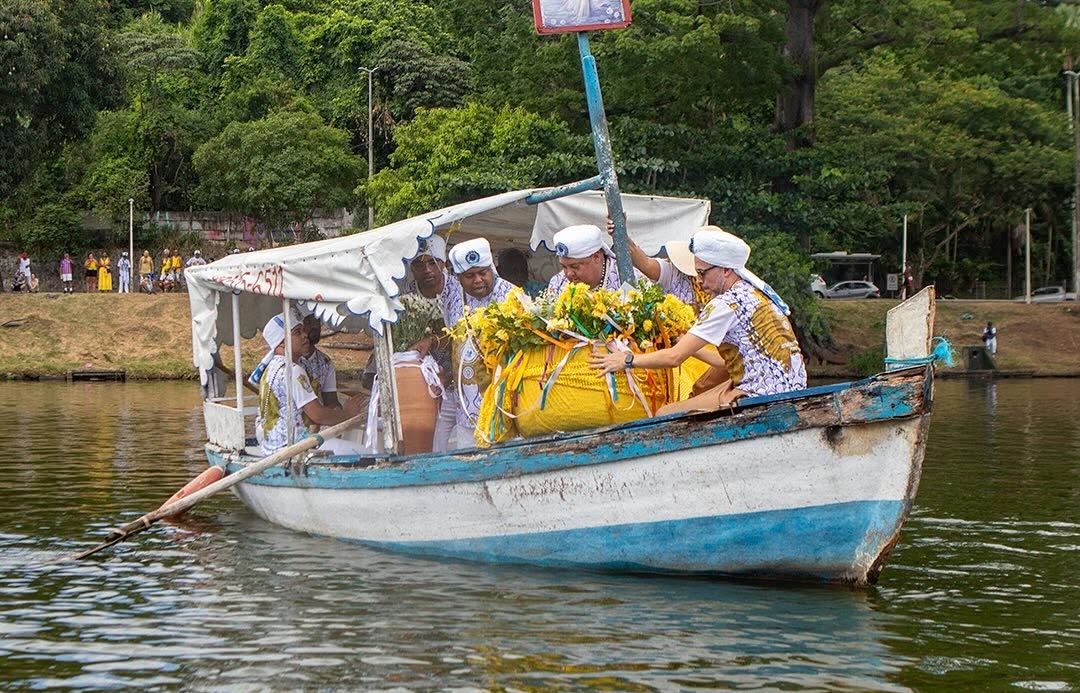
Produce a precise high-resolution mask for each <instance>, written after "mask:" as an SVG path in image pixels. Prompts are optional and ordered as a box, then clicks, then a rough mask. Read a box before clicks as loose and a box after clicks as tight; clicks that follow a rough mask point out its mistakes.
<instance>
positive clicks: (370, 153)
mask: <svg viewBox="0 0 1080 693" xmlns="http://www.w3.org/2000/svg"><path fill="white" fill-rule="evenodd" d="M377 69H379V68H377V67H358V68H357V70H358V71H360V72H366V73H367V179H368V208H367V226H368V230H369V231H370V230H371V229H373V228H375V209H374V208H373V207H372V206H371V177H372V176H373V175H374V174H375V158H374V151H375V145H374V143H373V142H372V107H373V105H374V104H373V103H372V100H371V75H372V74H374V73H375V70H377Z"/></svg>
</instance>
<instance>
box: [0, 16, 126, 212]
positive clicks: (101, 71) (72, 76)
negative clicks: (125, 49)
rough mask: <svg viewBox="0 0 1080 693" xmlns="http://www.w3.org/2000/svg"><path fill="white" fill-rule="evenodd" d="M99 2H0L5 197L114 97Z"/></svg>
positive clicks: (0, 168) (1, 189)
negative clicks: (40, 162) (36, 165)
mask: <svg viewBox="0 0 1080 693" xmlns="http://www.w3.org/2000/svg"><path fill="white" fill-rule="evenodd" d="M106 18H107V12H106V9H105V5H104V3H102V2H100V0H0V76H2V79H0V197H6V195H7V194H8V192H10V191H11V190H13V189H14V188H15V186H16V185H17V184H18V183H19V182H20V181H22V180H23V179H24V178H25V177H26V176H27V174H28V173H30V171H31V170H32V169H33V167H34V165H35V164H37V163H38V162H39V161H40V160H41V159H42V158H45V157H48V156H50V155H53V154H55V153H56V152H57V151H59V149H60V148H61V147H62V146H63V144H64V143H65V142H67V141H70V140H72V139H74V138H78V137H80V136H81V135H83V134H84V133H86V132H87V131H88V130H89V129H90V128H91V127H92V126H93V122H94V114H95V112H96V111H97V109H98V108H101V107H103V106H106V105H108V104H110V103H112V102H113V99H114V98H115V96H116V94H117V90H116V89H115V79H114V77H115V73H114V70H113V58H112V55H111V52H110V49H109V48H108V44H109V36H108V34H107V33H106V30H105V20H106Z"/></svg>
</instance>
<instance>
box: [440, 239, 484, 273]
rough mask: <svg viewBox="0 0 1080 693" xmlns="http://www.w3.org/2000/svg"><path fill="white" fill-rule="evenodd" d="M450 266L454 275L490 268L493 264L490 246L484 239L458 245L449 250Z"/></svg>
mask: <svg viewBox="0 0 1080 693" xmlns="http://www.w3.org/2000/svg"><path fill="white" fill-rule="evenodd" d="M450 264H451V265H452V266H453V268H454V274H461V273H462V272H468V271H469V270H471V269H475V268H477V267H491V266H493V265H494V264H495V262H494V260H493V259H492V257H491V244H489V243H488V242H487V239H485V238H474V239H472V240H470V241H465V242H464V243H458V244H457V245H455V246H454V247H453V248H451V249H450Z"/></svg>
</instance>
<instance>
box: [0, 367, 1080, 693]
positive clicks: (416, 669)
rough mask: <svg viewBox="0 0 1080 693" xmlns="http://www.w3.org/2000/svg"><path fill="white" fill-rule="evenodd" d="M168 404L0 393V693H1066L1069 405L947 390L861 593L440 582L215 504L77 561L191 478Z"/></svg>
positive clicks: (44, 392)
mask: <svg viewBox="0 0 1080 693" xmlns="http://www.w3.org/2000/svg"><path fill="white" fill-rule="evenodd" d="M196 389H197V388H195V387H194V386H193V385H191V384H186V383H153V384H141V383H134V384H126V385H122V384H106V383H100V384H98V383H94V384H68V383H0V411H3V412H6V413H5V414H4V416H3V417H0V439H2V440H4V441H5V442H6V444H7V456H6V458H5V461H4V462H2V463H0V465H2V468H3V470H4V474H3V476H2V481H0V489H2V490H3V501H2V503H0V689H4V690H12V691H23V690H27V691H29V690H43V689H67V690H105V689H111V690H124V689H136V688H137V689H143V690H162V691H173V690H196V691H197V690H213V691H263V690H340V691H359V690H375V691H420V690H423V691H432V690H446V691H582V690H596V691H694V690H710V691H712V690H783V691H927V692H930V691H935V692H936V691H941V692H945V691H976V690H979V691H982V690H991V691H992V690H999V691H1016V690H1046V691H1070V690H1080V606H1078V605H1080V600H1078V599H1077V594H1076V589H1077V578H1076V575H1077V573H1078V571H1080V427H1078V426H1077V425H1076V422H1077V420H1078V419H1080V404H1078V398H1077V395H1078V394H1080V382H1078V381H1074V380H1001V381H997V382H994V381H965V380H947V381H941V382H939V383H938V391H937V402H936V404H935V413H934V420H933V423H932V425H931V434H930V441H929V447H928V450H927V456H926V463H925V468H924V473H923V480H922V486H921V488H920V491H919V496H918V500H917V505H916V508H915V511H914V514H913V516H912V518H911V520H910V521H909V523H908V525H907V527H906V528H905V531H904V535H903V538H902V540H901V543H900V546H899V547H898V549H897V550H896V551H895V552H894V553H893V555H892V558H891V561H890V563H889V565H888V566H887V567H886V568H885V570H884V571H883V573H882V575H881V581H880V584H879V585H878V586H877V587H874V588H871V589H867V590H854V591H853V590H848V589H840V588H825V587H815V586H806V587H803V586H779V585H771V584H768V585H761V584H749V583H738V582H730V581H720V580H701V579H675V578H660V577H640V576H639V577H627V576H616V575H606V574H590V573H576V572H562V571H545V570H538V569H529V568H499V567H492V566H485V565H473V564H466V563H445V562H435V561H428V560H422V559H415V558H404V557H400V556H396V555H390V554H384V553H380V552H377V551H372V550H369V549H365V548H362V547H356V546H351V545H346V544H342V543H339V542H335V541H333V540H328V539H321V538H315V537H309V536H305V535H300V534H295V533H292V532H289V531H286V530H282V529H279V528H276V527H274V526H272V525H269V524H267V523H265V522H263V521H261V520H259V519H258V518H256V517H255V516H254V515H252V514H251V513H250V512H248V511H247V510H246V509H245V508H244V507H243V506H241V505H240V504H239V502H237V501H236V500H235V499H234V498H232V497H231V496H222V497H219V498H214V499H211V500H209V501H206V502H205V503H204V504H202V505H200V506H199V507H197V508H196V509H195V510H193V511H192V513H191V516H190V518H189V519H187V520H185V521H184V522H183V523H182V524H178V525H170V524H162V525H157V526H155V527H154V528H152V529H151V530H149V531H147V532H145V533H143V534H141V535H139V536H137V537H134V538H132V539H131V540H129V541H128V542H127V543H124V544H121V545H119V546H116V547H113V548H111V549H107V550H106V552H104V553H102V554H99V555H98V556H95V557H93V558H90V559H87V560H85V561H83V562H69V563H62V564H54V565H43V563H44V562H45V561H48V560H50V559H54V558H56V557H59V556H61V555H65V554H67V553H70V552H73V551H77V550H79V549H82V548H86V547H87V546H89V545H91V544H93V543H97V542H98V541H100V540H101V539H102V538H103V536H104V533H105V531H106V530H107V529H108V528H109V527H112V526H115V525H117V524H121V523H123V522H126V521H129V520H131V519H134V518H135V517H137V516H139V515H141V514H142V513H144V512H146V511H149V510H151V509H153V508H155V507H157V506H158V505H159V504H160V503H161V502H162V501H163V500H165V499H166V498H168V497H169V496H170V495H172V493H173V492H174V491H175V490H176V489H177V488H179V487H180V486H181V485H183V483H184V482H185V481H186V480H187V479H189V478H190V477H192V476H194V475H196V474H197V473H199V472H200V471H201V470H202V469H204V468H205V460H204V458H203V457H202V453H201V451H200V445H201V440H202V418H201V409H200V408H199V402H198V397H197V393H196V392H195V390H196Z"/></svg>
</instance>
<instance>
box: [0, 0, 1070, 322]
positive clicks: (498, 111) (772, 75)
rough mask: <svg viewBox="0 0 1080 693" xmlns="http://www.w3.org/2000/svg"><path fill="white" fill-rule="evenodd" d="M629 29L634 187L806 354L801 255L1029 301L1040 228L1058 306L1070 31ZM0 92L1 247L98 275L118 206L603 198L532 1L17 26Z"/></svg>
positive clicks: (771, 25) (613, 108)
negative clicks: (784, 311) (872, 264)
mask: <svg viewBox="0 0 1080 693" xmlns="http://www.w3.org/2000/svg"><path fill="white" fill-rule="evenodd" d="M632 11H633V24H632V26H631V27H629V28H627V29H624V30H619V31H611V32H596V33H593V34H592V35H591V36H590V42H591V48H592V52H593V54H594V55H595V56H596V58H597V63H598V66H599V69H600V77H601V83H602V85H603V89H604V100H605V106H606V109H607V113H608V116H609V121H610V126H611V134H612V143H613V147H614V149H615V159H616V165H617V167H618V169H619V175H620V182H621V185H622V187H623V189H624V190H626V191H630V192H655V193H659V194H671V195H693V196H702V197H708V198H709V199H710V200H712V203H713V221H714V222H715V223H717V224H720V225H721V226H724V227H726V228H729V229H731V230H733V231H736V232H738V233H740V234H741V235H744V236H746V237H747V238H748V239H750V241H751V243H752V244H753V245H754V247H755V255H754V257H753V258H752V261H751V263H752V264H753V265H754V267H755V269H756V270H757V271H759V273H761V274H763V275H765V276H766V277H768V278H769V279H770V281H772V282H773V283H774V284H776V285H777V286H778V288H781V289H782V293H784V294H785V295H788V296H791V297H792V303H794V304H796V306H797V310H796V314H797V315H798V316H799V317H798V320H799V322H800V332H802V333H803V334H804V335H824V334H825V332H824V327H823V325H822V324H821V319H820V317H819V316H818V315H817V313H816V311H815V309H814V308H813V305H812V301H811V300H810V299H809V297H808V295H807V294H806V292H805V286H804V284H805V281H804V278H805V275H806V274H807V273H808V272H810V271H811V270H812V269H821V268H820V267H818V268H814V267H813V266H812V265H811V263H810V261H809V253H810V252H817V251H832V250H847V251H851V252H860V251H870V252H876V253H881V254H882V255H883V258H882V262H881V263H880V264H879V267H880V271H881V272H882V274H884V272H886V271H895V268H897V267H898V265H899V262H900V260H899V254H900V230H899V229H900V223H901V222H900V220H901V218H902V216H903V215H904V214H907V215H908V218H909V232H910V236H909V243H910V250H909V259H910V260H911V261H912V265H913V267H914V270H915V273H916V276H917V278H918V280H919V281H920V283H928V282H930V281H936V282H938V284H939V286H940V287H941V288H942V289H943V290H944V291H946V292H952V293H955V294H958V295H959V294H964V293H970V292H972V291H974V289H975V286H976V284H977V282H989V283H990V284H991V285H992V286H996V287H998V288H999V289H1000V290H1001V291H1004V286H1005V284H1006V281H1007V277H1006V276H1005V275H1006V272H1005V268H1006V265H1007V263H1008V262H1009V259H1010V253H1011V254H1012V256H1011V257H1012V259H1013V260H1014V262H1013V263H1012V264H1013V265H1014V266H1013V273H1014V277H1013V279H1014V280H1016V281H1015V286H1019V281H1018V277H1019V276H1020V275H1019V272H1020V269H1021V268H1020V265H1021V263H1020V262H1019V259H1020V258H1021V257H1022V256H1021V255H1020V253H1021V250H1022V247H1021V245H1020V243H1019V239H1018V237H1017V235H1016V227H1017V224H1018V223H1020V222H1021V221H1022V220H1023V218H1024V210H1025V209H1026V208H1031V209H1032V210H1033V214H1034V220H1035V226H1034V229H1033V237H1034V241H1033V246H1032V250H1033V256H1034V258H1035V261H1036V262H1035V266H1036V281H1037V282H1038V283H1039V284H1042V283H1051V282H1053V283H1060V282H1062V281H1063V280H1067V279H1070V280H1071V268H1072V257H1071V255H1072V245H1071V240H1070V239H1071V236H1070V204H1071V197H1072V192H1073V160H1074V150H1073V138H1072V133H1071V132H1070V130H1069V123H1068V119H1067V118H1066V116H1065V100H1064V87H1065V78H1064V76H1063V73H1062V72H1061V70H1062V64H1063V61H1065V60H1071V57H1070V56H1073V55H1075V54H1076V53H1077V52H1078V49H1080V28H1078V27H1080V21H1078V19H1080V9H1078V8H1077V7H1076V6H1075V4H1073V3H1064V2H1060V3H1059V2H1025V1H1023V0H905V1H904V2H880V0H830V1H829V2H817V1H815V2H809V1H807V0H726V1H725V2H722V3H716V2H700V1H699V0H633V2H632ZM796 13H801V14H796ZM793 19H801V20H807V21H806V22H805V26H804V28H803V29H802V30H793V29H792V27H793V26H797V25H798V22H794V21H791V20H793ZM811 27H812V30H811ZM1069 64H1071V63H1069ZM360 68H373V69H374V70H375V71H374V73H373V86H374V99H373V103H371V104H369V103H368V88H367V87H368V82H367V75H366V74H365V73H364V72H362V71H360ZM0 74H2V75H3V78H4V79H3V81H0V224H2V228H3V231H2V233H3V234H4V237H5V238H6V239H8V240H12V241H15V242H18V243H22V244H25V245H26V246H27V247H28V248H30V249H36V248H55V247H57V246H58V245H63V246H65V247H70V248H71V249H72V250H81V249H83V248H85V247H86V246H87V245H89V244H90V242H91V241H90V239H89V238H88V237H87V236H86V233H85V232H84V230H83V219H84V218H85V217H86V215H87V213H92V214H93V216H94V217H95V218H97V219H100V220H103V221H104V222H105V223H106V224H112V226H113V228H114V229H116V230H117V231H120V230H122V229H123V225H124V222H125V221H126V213H127V200H128V198H133V199H134V200H135V201H136V206H137V209H140V210H144V211H149V212H151V213H153V212H156V211H159V210H182V209H189V208H199V207H207V208H211V209H220V210H222V211H226V212H230V213H234V214H239V215H247V216H248V217H252V218H254V219H255V220H256V221H258V222H260V223H264V224H267V225H268V226H269V227H284V226H293V227H296V226H299V225H303V224H304V223H305V222H306V220H307V219H309V218H310V215H311V213H312V211H313V210H314V209H315V208H318V207H326V206H346V207H350V208H353V207H362V206H364V205H367V204H371V205H373V206H374V208H375V210H376V212H377V216H378V219H379V221H380V222H387V221H391V220H394V219H397V218H400V217H402V216H404V215H407V214H410V213H414V212H417V211H420V210H423V209H430V208H433V207H439V206H442V205H447V204H452V203H454V202H458V201H461V200H463V199H467V198H470V197H475V196H478V195H484V194H490V193H495V192H500V191H504V190H508V189H513V188H518V187H523V186H532V185H542V184H556V183H565V182H570V181H573V180H577V179H580V178H585V177H588V176H589V175H592V173H593V171H594V168H593V163H592V145H591V142H590V140H589V137H588V132H589V127H588V116H587V109H586V104H585V99H584V97H583V93H582V86H581V70H580V65H579V61H578V54H577V47H576V40H575V37H574V36H572V35H562V36H545V37H540V36H538V35H537V34H536V33H535V31H534V29H533V26H532V11H531V3H529V2H528V1H527V0H509V1H507V0H417V1H415V2H404V1H400V0H198V1H196V0H155V1H154V2H152V3H151V2H148V1H147V0H113V1H112V2H110V3H106V2H105V0H0ZM369 106H370V111H371V113H372V114H373V116H374V121H375V126H374V137H373V141H372V142H370V143H369V142H368V141H367V139H368V138H367V121H368V113H369ZM792 109H797V110H792ZM369 146H370V147H372V148H373V152H374V156H375V163H376V170H377V171H378V173H377V175H376V176H375V178H374V180H373V181H372V182H371V183H370V184H369V183H368V181H367V176H366V166H364V165H363V163H364V162H363V158H364V157H365V156H366V154H367V152H368V147H369ZM149 232H150V231H149V230H147V233H149ZM836 278H839V277H836ZM877 279H878V280H879V281H881V280H882V279H883V277H877Z"/></svg>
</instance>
